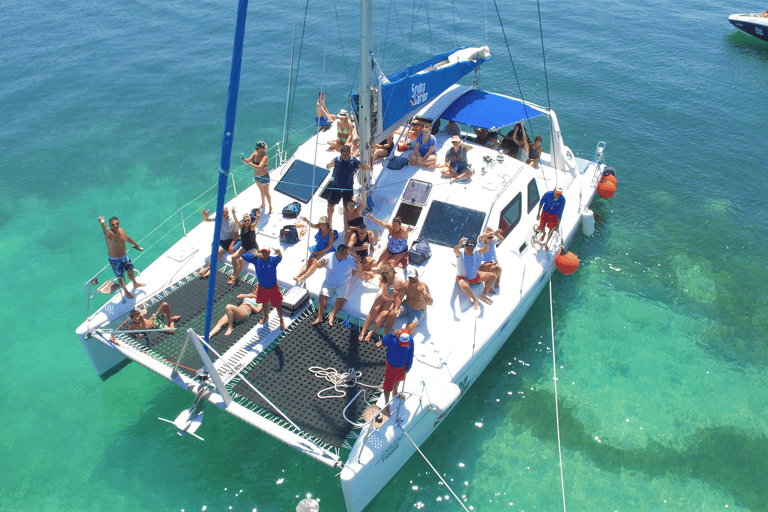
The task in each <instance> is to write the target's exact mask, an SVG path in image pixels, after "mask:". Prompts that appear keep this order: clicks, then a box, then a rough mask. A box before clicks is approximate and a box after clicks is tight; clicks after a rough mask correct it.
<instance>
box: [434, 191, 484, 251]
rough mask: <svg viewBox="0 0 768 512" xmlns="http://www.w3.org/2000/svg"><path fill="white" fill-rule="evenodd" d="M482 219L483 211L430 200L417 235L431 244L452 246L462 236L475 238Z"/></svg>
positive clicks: (478, 232)
mask: <svg viewBox="0 0 768 512" xmlns="http://www.w3.org/2000/svg"><path fill="white" fill-rule="evenodd" d="M484 220H485V213H484V212H481V211H477V210H472V209H470V208H464V207H462V206H457V205H455V204H450V203H444V202H442V201H432V204H431V205H430V206H429V211H428V212H427V218H426V219H425V220H424V226H423V227H422V228H421V234H420V235H419V237H420V238H423V239H426V240H427V241H429V243H432V244H437V245H442V246H445V247H454V246H455V245H456V244H457V243H459V240H461V237H463V236H465V237H467V239H468V240H476V239H477V236H478V235H479V234H480V230H481V229H482V228H483V221H484Z"/></svg>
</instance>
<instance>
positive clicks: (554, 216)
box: [536, 187, 565, 251]
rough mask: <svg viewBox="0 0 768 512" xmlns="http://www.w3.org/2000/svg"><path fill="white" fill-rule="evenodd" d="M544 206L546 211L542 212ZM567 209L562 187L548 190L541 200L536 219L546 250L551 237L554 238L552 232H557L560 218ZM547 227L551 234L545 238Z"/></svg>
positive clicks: (540, 239)
mask: <svg viewBox="0 0 768 512" xmlns="http://www.w3.org/2000/svg"><path fill="white" fill-rule="evenodd" d="M542 208H543V209H544V212H542V211H541V210H542ZM564 209H565V196H564V195H563V188H562V187H555V190H549V191H547V192H546V193H545V194H544V195H543V196H542V197H541V201H539V212H538V213H537V214H536V220H538V221H540V222H539V231H541V235H540V236H539V241H540V242H544V250H545V251H548V250H549V247H548V245H547V244H549V239H550V238H552V233H554V232H555V230H556V229H557V227H558V226H559V225H560V219H562V218H563V210H564ZM546 228H549V235H547V238H546V240H544V235H545V233H546Z"/></svg>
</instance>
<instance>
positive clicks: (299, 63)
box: [286, 0, 309, 136]
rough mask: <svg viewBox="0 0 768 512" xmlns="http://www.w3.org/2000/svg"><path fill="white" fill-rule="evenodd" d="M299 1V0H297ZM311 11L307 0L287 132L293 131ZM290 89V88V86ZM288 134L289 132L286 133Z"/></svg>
mask: <svg viewBox="0 0 768 512" xmlns="http://www.w3.org/2000/svg"><path fill="white" fill-rule="evenodd" d="M297 1H298V0H297ZM308 12H309V0H307V1H306V4H305V6H304V23H303V25H302V26H301V40H300V41H299V56H298V58H297V59H296V83H295V84H294V86H293V93H292V95H291V101H290V105H291V115H289V116H288V128H287V133H288V134H289V133H290V131H291V119H292V118H293V107H294V105H295V104H296V91H297V90H298V89H299V83H298V82H299V69H300V67H301V51H302V49H303V48H304V34H305V33H306V31H307V30H306V29H307V14H308ZM289 89H290V88H289ZM286 136H287V134H286Z"/></svg>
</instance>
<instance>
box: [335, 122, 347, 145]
mask: <svg viewBox="0 0 768 512" xmlns="http://www.w3.org/2000/svg"><path fill="white" fill-rule="evenodd" d="M336 135H338V137H339V140H340V141H341V143H342V144H346V143H347V139H349V128H342V127H341V125H339V126H338V127H337V128H336Z"/></svg>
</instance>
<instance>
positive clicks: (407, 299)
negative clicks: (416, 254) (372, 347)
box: [386, 267, 434, 334]
mask: <svg viewBox="0 0 768 512" xmlns="http://www.w3.org/2000/svg"><path fill="white" fill-rule="evenodd" d="M397 291H398V297H397V300H395V313H396V315H392V317H393V318H394V317H395V316H397V318H403V317H405V319H406V321H407V322H408V323H407V324H406V326H405V329H406V330H407V331H408V332H410V333H411V334H413V333H414V332H415V331H416V329H417V328H418V327H419V324H421V322H423V321H424V318H426V316H427V306H431V305H432V303H433V302H434V301H433V300H432V294H430V293H429V286H427V283H425V282H422V281H420V280H419V271H418V270H416V269H415V268H414V267H408V281H406V282H404V283H402V284H401V285H400V286H399V287H398V290H397ZM398 305H399V308H398ZM386 328H387V329H390V330H391V329H392V326H391V325H387V326H386Z"/></svg>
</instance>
